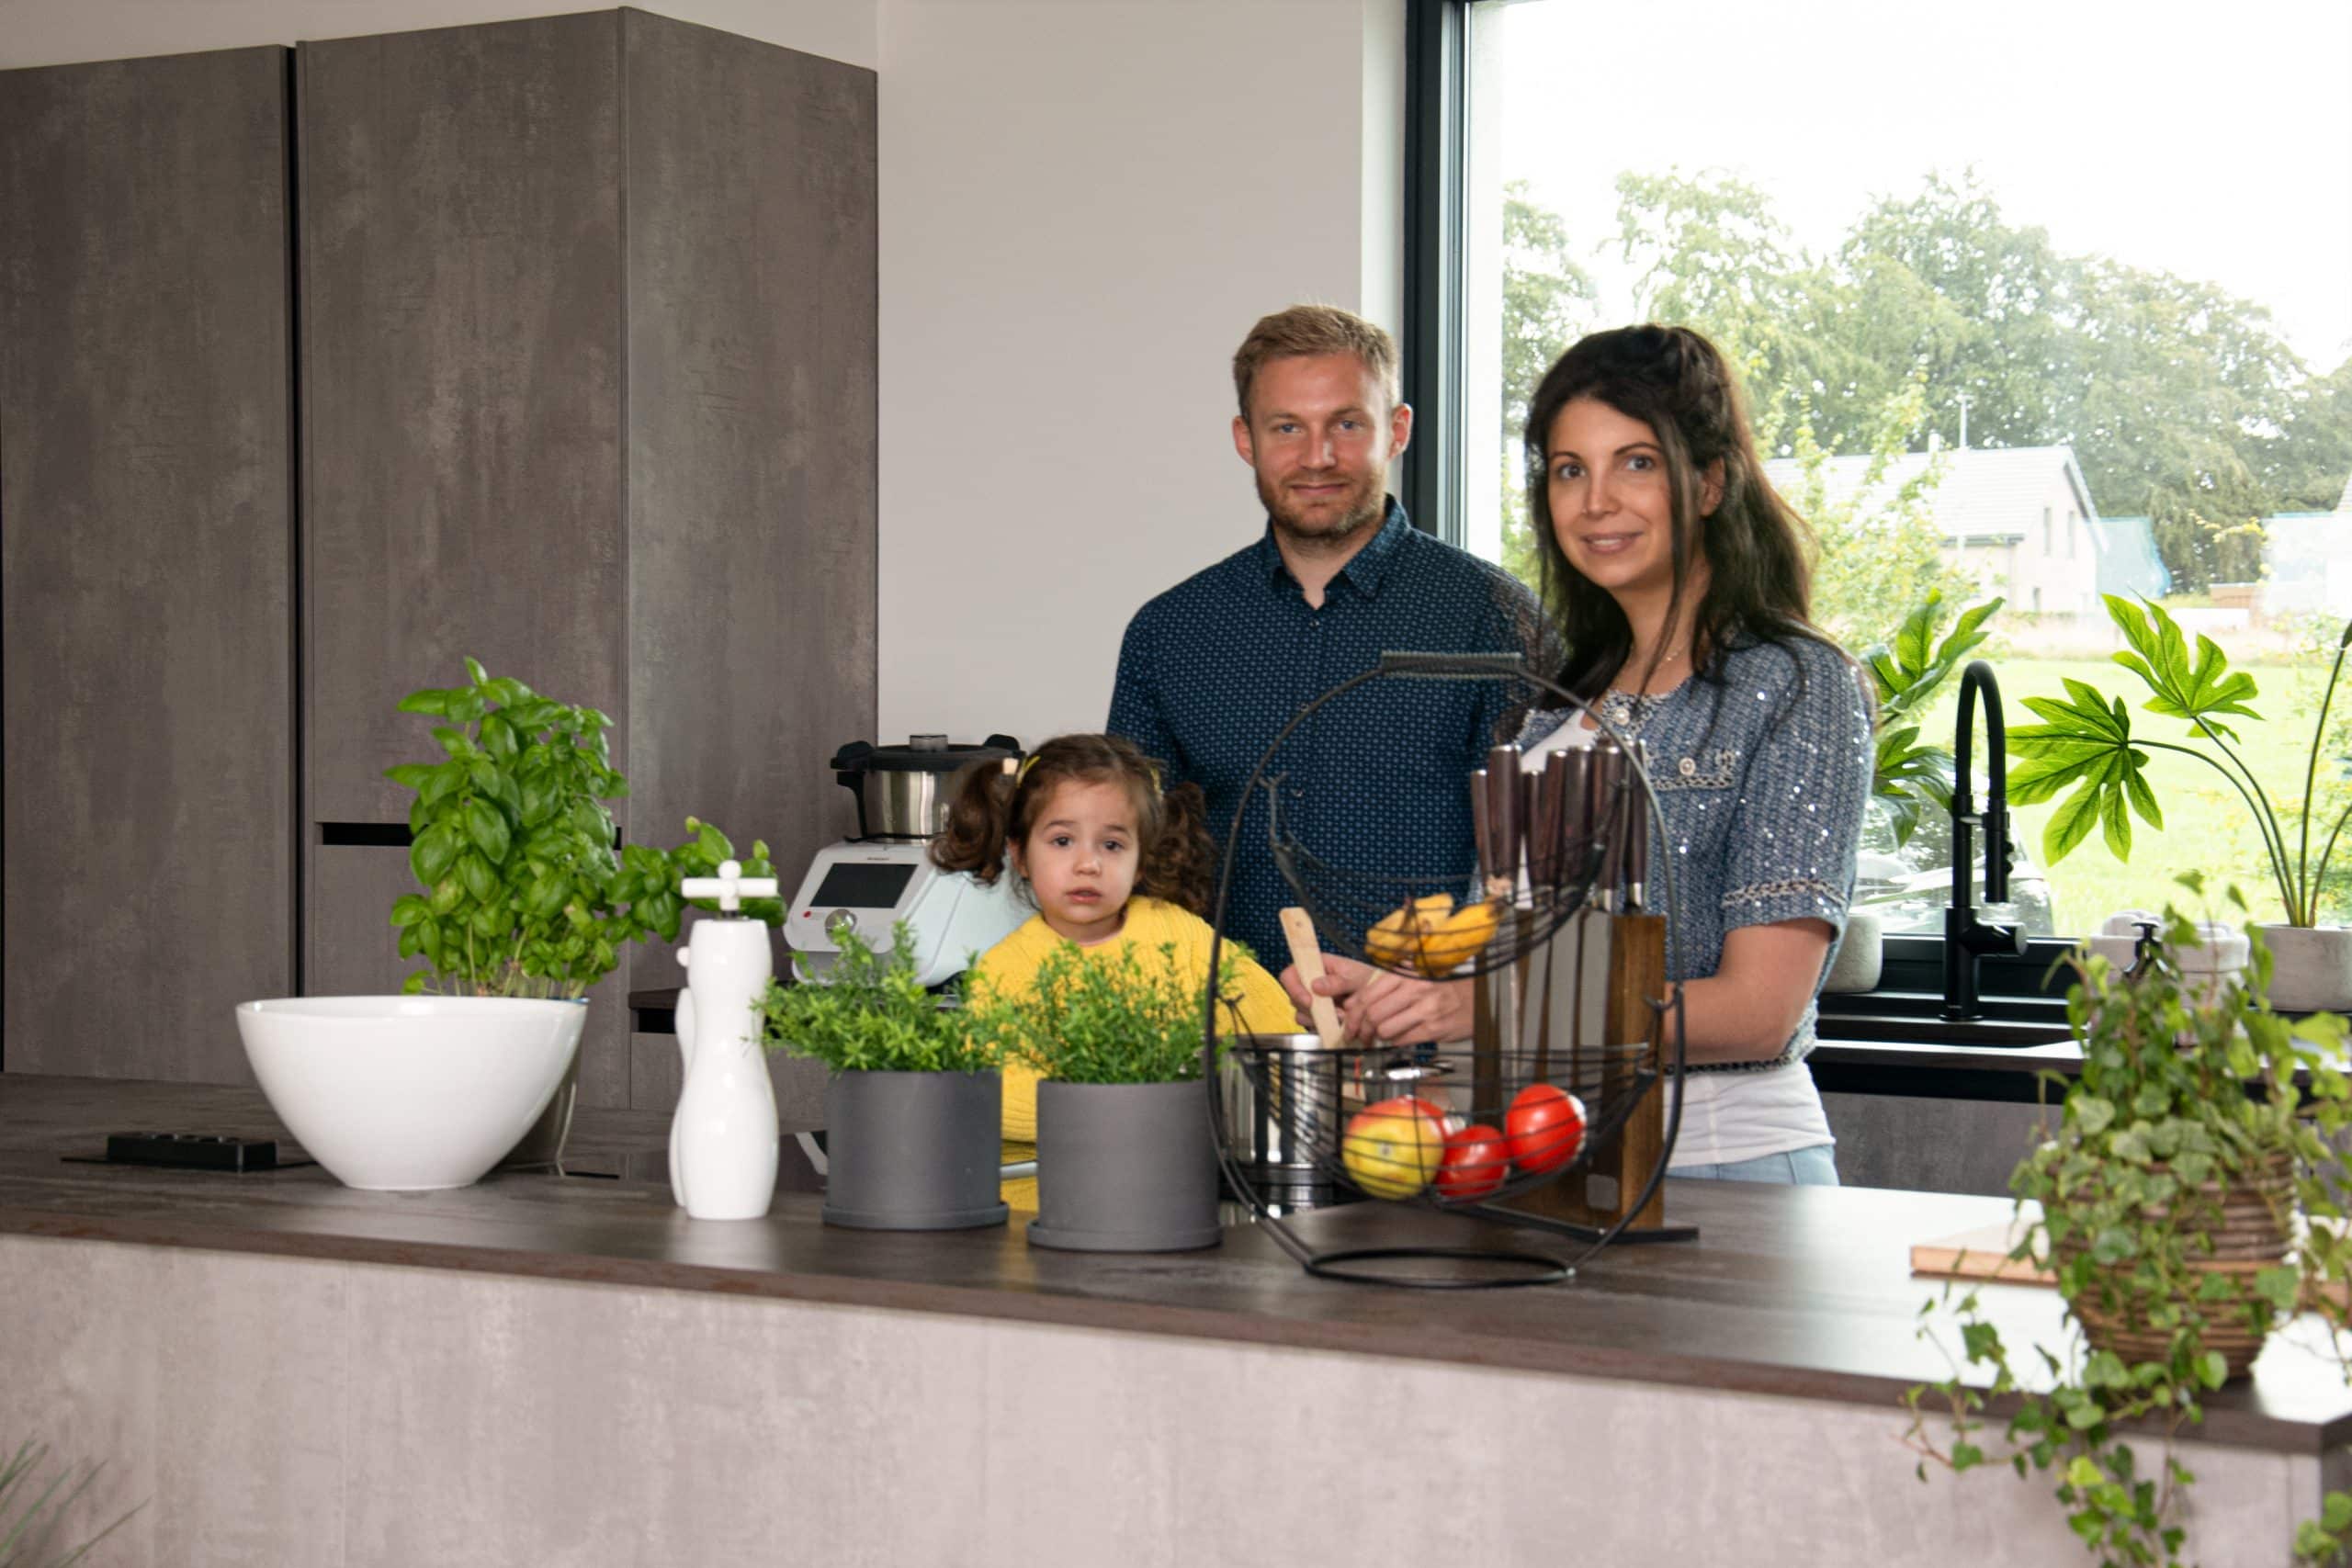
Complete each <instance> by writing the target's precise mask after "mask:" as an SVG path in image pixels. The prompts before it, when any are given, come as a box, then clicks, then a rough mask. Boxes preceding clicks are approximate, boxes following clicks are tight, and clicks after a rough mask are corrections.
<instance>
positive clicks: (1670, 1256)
mask: <svg viewBox="0 0 2352 1568" xmlns="http://www.w3.org/2000/svg"><path fill="white" fill-rule="evenodd" d="M668 1121H669V1119H668V1118H667V1117H666V1116H663V1115H660V1114H656V1113H650V1112H642V1111H636V1112H631V1111H588V1110H583V1111H582V1112H581V1113H580V1117H579V1122H578V1123H577V1125H576V1127H575V1132H574V1137H575V1140H576V1142H575V1145H574V1150H575V1153H576V1154H577V1155H579V1156H581V1163H583V1164H592V1163H596V1162H599V1161H601V1162H603V1163H605V1164H607V1165H615V1164H616V1165H619V1166H621V1167H624V1168H634V1167H641V1165H642V1164H643V1163H644V1162H643V1161H642V1160H638V1159H635V1158H633V1156H641V1155H644V1154H646V1153H648V1152H649V1151H653V1150H658V1149H659V1148H660V1147H661V1146H662V1144H663V1142H664V1141H665V1139H666V1135H667V1130H668ZM130 1128H141V1129H154V1130H162V1131H184V1132H208V1133H230V1134H243V1135H276V1136H279V1137H281V1138H283V1137H284V1136H285V1134H283V1132H282V1130H281V1129H279V1128H278V1127H277V1124H276V1122H275V1120H274V1119H273V1118H272V1117H271V1115H270V1113H269V1111H268V1108H267V1106H266V1103H265V1102H264V1101H263V1100H262V1098H261V1095H260V1094H259V1092H258V1091H257V1090H253V1089H236V1088H219V1087H194V1086H181V1085H164V1084H134V1083H120V1082H108V1081H102V1080H96V1079H86V1078H43V1077H23V1076H17V1075H10V1076H5V1077H0V1232H12V1233H17V1234H20V1235H40V1236H50V1237H59V1238H66V1239H75V1240H90V1241H108V1242H126V1243H134V1244H141V1245H147V1246H161V1247H202V1248H209V1249H218V1250H225V1251H233V1252H247V1253H261V1254H274V1255H279V1256H286V1257H294V1258H323V1259H334V1260H340V1261H349V1262H359V1263H383V1264H395V1265H402V1266H408V1267H413V1268H426V1269H458V1270H469V1271H478V1272H488V1273H496V1274H512V1275H526V1276H536V1277H543V1278H553V1279H563V1280H580V1281H586V1282H594V1283H600V1284H607V1285H614V1286H621V1287H627V1288H633V1289H663V1290H687V1291H715V1292H726V1293H729V1294H735V1295H745V1296H763V1297H772V1298H775V1299H780V1300H791V1301H803V1302H821V1303H832V1304H838V1305H844V1306H855V1307H869V1308H885V1309H891V1310H899V1311H913V1312H940V1313H953V1314H963V1315H969V1316H978V1317H993V1318H1004V1319H1012V1320H1016V1321H1021V1322H1028V1323H1045V1324H1059V1325H1072V1326H1080V1327H1089V1328H1097V1329H1110V1330H1120V1331H1127V1332H1137V1333H1150V1334H1169V1335H1181V1336H1187V1337H1199V1338H1204V1339H1221V1340H1229V1341H1234V1342H1238V1343H1247V1344H1262V1345H1280V1346H1288V1347H1294V1348H1303V1349H1329V1350H1341V1351H1350V1352H1355V1353H1361V1354H1369V1355H1380V1356H1397V1357H1405V1358H1409V1359H1419V1360H1428V1361H1438V1362H1457V1363H1465V1364H1469V1365H1475V1366H1482V1367H1496V1368H1515V1369H1521V1370H1526V1371H1540V1372H1555V1373H1569V1374H1574V1375H1578V1376H1585V1377H1602V1378H1612V1379H1623V1380H1630V1381H1634V1382H1657V1383H1666V1384H1674V1385H1679V1386H1683V1387H1693V1388H1704V1389H1717V1390H1724V1391H1727V1392H1738V1393H1764V1394H1779V1395H1785V1396H1792V1397H1796V1398H1805V1399H1826V1400H1835V1401H1840V1402H1845V1403H1851V1404H1866V1405H1881V1406H1883V1407H1885V1408H1887V1409H1889V1410H1893V1409H1894V1408H1896V1405H1897V1402H1898V1401H1899V1399H1900V1397H1901V1395H1902V1393H1903V1392H1904V1391H1905V1389H1906V1388H1908V1387H1910V1386H1911V1385H1912V1384H1914V1383H1917V1382H1923V1381H1928V1380H1932V1379H1936V1378H1939V1377H1942V1376H1944V1375H1947V1371H1948V1369H1947V1367H1946V1365H1945V1362H1944V1360H1943V1359H1942V1358H1941V1356H1940V1355H1939V1353H1938V1352H1937V1351H1936V1349H1935V1348H1933V1347H1932V1346H1929V1345H1926V1344H1923V1343H1921V1342H1920V1341H1919V1340H1918V1339H1917V1336H1916V1332H1915V1330H1916V1327H1917V1323H1918V1313H1919V1308H1920V1305H1921V1303H1923V1302H1925V1301H1927V1300H1928V1298H1929V1296H1931V1295H1932V1294H1933V1293H1934V1292H1935V1291H1936V1290H1937V1289H1938V1287H1937V1286H1936V1284H1935V1283H1934V1282H1932V1281H1927V1280H1917V1279H1914V1278H1913V1277H1912V1276H1911V1274H1910V1271H1909V1258H1908V1248H1909V1247H1910V1245H1911V1244H1912V1243H1913V1242H1916V1241H1922V1240H1928V1239H1932V1238H1935V1237H1939V1236H1943V1235H1951V1234H1954V1233H1957V1232H1961V1231H1964V1230H1968V1229H1972V1228H1973V1227H1977V1226H1981V1225H1985V1224H1996V1223H1998V1222H2000V1221H2002V1220H2003V1219H2005V1218H2006V1216H2007V1212H2008V1204H2007V1203H2006V1202H2005V1201H1998V1200H1993V1199H1984V1198H1966V1197H1954V1196H1948V1195H1942V1194H1928V1193H1912V1192H1893V1191H1876V1190H1862V1189H1844V1190H1831V1189H1817V1188H1794V1189H1792V1188H1772V1187H1751V1186H1740V1185H1735V1184H1730V1183H1715V1182H1703V1181H1674V1182H1669V1183H1668V1187H1667V1202H1668V1213H1669V1215H1670V1217H1672V1218H1673V1219H1675V1220H1678V1221H1695V1222H1696V1223H1697V1224H1699V1226H1700V1227H1701V1235H1700V1237H1699V1239H1697V1240H1696V1241H1693V1242H1688V1243H1679V1244H1668V1245H1662V1246H1620V1247H1612V1248H1611V1249H1610V1250H1609V1251H1607V1252H1606V1253H1604V1254H1602V1255H1601V1256H1600V1258H1597V1259H1595V1260H1594V1261H1593V1262H1592V1263H1591V1264H1589V1266H1588V1267H1587V1268H1586V1269H1584V1271H1583V1273H1582V1274H1581V1276H1580V1277H1579V1278H1577V1280H1574V1281H1572V1282H1569V1283H1566V1284H1561V1285H1555V1286H1549V1287H1542V1288H1536V1289H1523V1290H1507V1291H1488V1292H1417V1291H1406V1290H1397V1289H1386V1288H1380V1287H1368V1286H1362V1285H1350V1284H1343V1283H1338V1282H1333V1281H1326V1280H1317V1279H1314V1278H1312V1277H1310V1276H1308V1275H1307V1274H1306V1273H1305V1272H1304V1271H1303V1270H1302V1269H1300V1268H1299V1267H1298V1265H1297V1264H1295V1263H1294V1262H1293V1261H1292V1260H1291V1259H1290V1258H1288V1257H1287V1256H1286V1255H1285V1254H1283V1252H1281V1251H1280V1250H1279V1249H1278V1247H1276V1246H1275V1244H1274V1242H1273V1240H1272V1237H1270V1236H1268V1235H1265V1234H1263V1233H1262V1232H1261V1230H1260V1229H1259V1228H1258V1227H1256V1226H1254V1225H1251V1224H1236V1225H1232V1226H1229V1227H1228V1228H1227V1233H1226V1240H1225V1244H1224V1245H1223V1246H1222V1247H1218V1248H1216V1249H1214V1250H1209V1251H1204V1252H1197V1253H1180V1254H1171V1255H1165V1256H1157V1257H1154V1256H1135V1255H1126V1256H1106V1255H1099V1254H1083V1253H1062V1252H1049V1251H1046V1250H1042V1249H1036V1248H1032V1247H1029V1246H1028V1245H1027V1244H1026V1243H1025V1241H1024V1240H1023V1237H1022V1235H1021V1234H1020V1233H1019V1231H1018V1230H1015V1229H1012V1228H1007V1227H1000V1228H994V1229H989V1230H980V1231H964V1232H948V1233H930V1234H906V1233H879V1232H865V1231H850V1230H841V1229H835V1228H832V1227H829V1226H827V1225H825V1224H822V1223H821V1221H820V1219H819V1217H818V1201H817V1200H816V1199H815V1198H814V1197H812V1196H809V1195H808V1194H806V1193H801V1192H793V1191H781V1192H779V1194H778V1196H777V1199H776V1201H775V1208H774V1210H773V1211H772V1213H770V1214H769V1215H768V1217H767V1218H766V1219H764V1220H759V1221H746V1222H738V1223H712V1222H700V1223H698V1222H694V1221H690V1220H688V1219H687V1218H686V1217H685V1215H684V1212H683V1211H681V1210H679V1209H678V1208H677V1207H676V1206H675V1205H674V1204H673V1202H672V1201H671V1199H670V1195H669V1191H668V1189H667V1187H666V1186H665V1185H662V1184H661V1183H659V1182H646V1181H633V1180H628V1179H580V1178H569V1179H559V1178H555V1177H548V1176H521V1175H498V1176H493V1177H492V1178H491V1179H486V1180H484V1181H482V1182H481V1183H480V1184H478V1185H476V1186H473V1187H469V1188H463V1189H459V1190H455V1191H449V1192H433V1193H403V1194H389V1193H368V1192H357V1191H354V1190H349V1189H347V1188H345V1187H342V1186H340V1185H339V1184H337V1183H336V1182H335V1181H334V1179H332V1178H330V1177H328V1176H327V1175H326V1174H325V1173H324V1172H322V1171H321V1170H319V1169H318V1168H315V1167H306V1168H298V1169H291V1170H283V1171H278V1172H274V1173H259V1174H254V1175H248V1176H242V1177H240V1176H228V1175H209V1174H193V1173H179V1172H158V1171H153V1170H144V1169H138V1168H118V1167H106V1166H96V1165H83V1164H69V1163H63V1162H62V1159H61V1156H64V1155H68V1154H94V1153H96V1152H99V1150H100V1149H101V1148H102V1146H103V1144H104V1135H105V1134H106V1133H107V1132H108V1131H122V1130H126V1129H130ZM789 1156H790V1150H789V1149H787V1165H789V1164H790V1163H791V1162H790V1158H789ZM1304 1223H1305V1224H1309V1225H1311V1226H1313V1227H1314V1228H1315V1229H1316V1230H1317V1231H1318V1232H1321V1233H1323V1234H1324V1235H1329V1236H1331V1237H1334V1238H1336V1237H1340V1236H1347V1237H1350V1238H1351V1239H1362V1238H1364V1237H1367V1236H1371V1235H1377V1236H1378V1237H1379V1238H1380V1239H1382V1240H1388V1239H1393V1238H1394V1237H1396V1236H1398V1235H1406V1234H1410V1233H1415V1232H1420V1233H1425V1234H1430V1235H1434V1236H1436V1237H1439V1238H1442V1239H1443V1240H1445V1241H1448V1242H1456V1243H1458V1242H1460V1241H1462V1240H1463V1239H1464V1236H1465V1235H1467V1234H1469V1233H1471V1232H1474V1231H1475V1230H1476V1229H1478V1228H1480V1227H1478V1226H1476V1224H1474V1223H1473V1222H1468V1221H1464V1220H1459V1219H1455V1218H1452V1217H1449V1216H1442V1215H1437V1214H1432V1213H1426V1212H1423V1211H1420V1210H1417V1209H1411V1208H1404V1207H1398V1206H1394V1205H1385V1204H1376V1203H1367V1204H1363V1205H1359V1206H1356V1207H1353V1208H1351V1209H1347V1210H1340V1211H1333V1212H1330V1213H1325V1214H1321V1215H1317V1216H1312V1217H1311V1218H1310V1219H1309V1220H1308V1221H1306V1222H1304ZM1498 1235H1501V1236H1504V1237H1507V1238H1508V1239H1509V1240H1510V1242H1512V1243H1513V1244H1516V1245H1520V1246H1525V1245H1527V1244H1528V1243H1529V1241H1530V1240H1531V1239H1534V1240H1535V1241H1536V1243H1537V1245H1538V1246H1539V1247H1540V1246H1541V1245H1542V1238H1541V1237H1540V1236H1539V1235H1538V1233H1533V1232H1529V1231H1510V1232H1501V1233H1498ZM1985 1300H1986V1302H1987V1303H1988V1305H1989V1306H1990V1307H1991V1308H1992V1310H1993V1311H1994V1313H1995V1314H1996V1319H1997V1321H1999V1322H2000V1323H2001V1325H2003V1327H2004V1329H2005V1331H2006V1332H2007V1334H2008V1335H2009V1337H2010V1338H2011V1341H2012V1343H2013V1344H2015V1345H2018V1347H2019V1348H2022V1346H2023V1344H2024V1342H2025V1341H2026V1340H2028V1339H2030V1338H2032V1337H2043V1338H2045V1339H2050V1340H2051V1341H2052V1343H2055V1342H2056V1341H2055V1339H2054V1336H2055V1334H2056V1331H2057V1328H2058V1325H2059V1303H2058V1300H2057V1297H2056V1295H2055V1293H2054V1292H2050V1291H2047V1290H2037V1289H2032V1288H2028V1287H2018V1286H1993V1287H1987V1288H1986V1290H1985ZM2314 1325H2315V1320H2312V1319H2308V1318H2307V1319H2305V1320H2303V1322H2302V1323H2301V1325H2298V1331H2297V1332H2299V1333H2301V1334H2304V1335H2305V1337H2306V1338H2308V1335H2309V1333H2310V1331H2312V1330H2313V1328H2314ZM2198 1435H2199V1438H2201V1439H2203V1440H2206V1441H2211V1442H2217V1443H2223V1444H2229V1445H2233V1446H2239V1447H2246V1448H2255V1449H2262V1450H2273V1451H2279V1452H2289V1453H2308V1454H2317V1453H2320V1452H2322V1451H2324V1450H2326V1449H2328V1448H2331V1447H2334V1446H2336V1445H2340V1444H2342V1443H2345V1442H2346V1441H2352V1390H2347V1389H2346V1387H2345V1386H2344V1385H2343V1383H2342V1382H2341V1381H2340V1380H2338V1379H2337V1378H2336V1377H2335V1376H2334V1373H2333V1368H2332V1366H2331V1365H2330V1364H2329V1363H2327V1362H2326V1361H2324V1360H2322V1359H2319V1358H2318V1354H2317V1351H2316V1348H2315V1347H2313V1346H2312V1345H2311V1344H2309V1343H2295V1342H2290V1341H2289V1340H2284V1339H2282V1340H2279V1341H2276V1342H2274V1343H2273V1344H2272V1346H2271V1347H2270V1348H2269V1350H2268V1351H2267V1353H2266V1354H2265V1356H2264V1357H2263V1359H2262V1361H2261V1362H2260V1363H2259V1365H2258V1367H2257V1373H2256V1378H2255V1379H2254V1380H2253V1381H2252V1382H2250V1383H2247V1384H2243V1385H2239V1386H2236V1387H2233V1388H2232V1389H2230V1390H2228V1391H2226V1392H2225V1393H2222V1394H2219V1395H2216V1396H2214V1397H2213V1399H2212V1400H2211V1403H2210V1404H2209V1406H2208V1411H2207V1416H2206V1420H2205V1424H2204V1426H2203V1427H2202V1428H2201V1429H2200V1430H2199V1434H2198Z"/></svg>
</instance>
